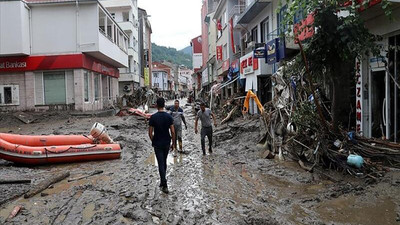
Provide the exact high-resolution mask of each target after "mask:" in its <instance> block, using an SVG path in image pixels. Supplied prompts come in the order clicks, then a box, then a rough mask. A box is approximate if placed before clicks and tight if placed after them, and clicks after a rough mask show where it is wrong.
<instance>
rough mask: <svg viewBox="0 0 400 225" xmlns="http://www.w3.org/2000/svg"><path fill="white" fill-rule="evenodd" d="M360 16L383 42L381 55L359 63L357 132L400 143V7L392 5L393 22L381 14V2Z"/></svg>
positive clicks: (357, 74) (396, 4)
mask: <svg viewBox="0 0 400 225" xmlns="http://www.w3.org/2000/svg"><path fill="white" fill-rule="evenodd" d="M370 6H371V7H370V8H368V9H365V10H364V11H363V12H361V16H362V17H363V19H364V20H365V21H366V22H365V26H366V27H367V28H368V29H369V31H370V32H371V33H372V34H375V35H380V36H382V37H383V39H382V40H381V41H380V42H379V43H378V45H380V46H381V47H382V51H381V55H380V56H379V57H377V56H365V57H364V59H363V60H362V61H359V62H357V64H356V65H357V71H356V79H357V83H356V104H355V108H356V125H357V127H356V131H357V132H358V133H359V134H361V135H364V136H366V137H374V138H384V139H388V140H391V141H395V142H399V139H400V90H399V88H400V85H399V71H400V4H399V3H394V2H393V3H392V15H393V20H389V18H388V17H387V16H386V15H385V14H384V12H383V10H381V7H382V6H381V1H371V3H370Z"/></svg>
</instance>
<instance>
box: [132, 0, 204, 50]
mask: <svg viewBox="0 0 400 225" xmlns="http://www.w3.org/2000/svg"><path fill="white" fill-rule="evenodd" d="M201 3H202V0H138V5H139V7H140V8H142V9H144V10H146V11H147V14H149V15H151V17H149V20H150V23H151V27H152V29H153V33H152V36H151V39H152V42H154V43H156V44H157V45H162V46H167V47H174V48H177V49H178V50H180V49H182V48H184V47H186V46H188V45H190V40H191V39H192V38H194V37H196V36H198V35H200V34H201Z"/></svg>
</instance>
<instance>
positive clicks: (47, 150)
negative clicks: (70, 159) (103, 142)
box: [44, 145, 96, 155]
mask: <svg viewBox="0 0 400 225" xmlns="http://www.w3.org/2000/svg"><path fill="white" fill-rule="evenodd" d="M94 147H96V145H92V146H88V147H85V148H74V147H69V148H67V149H66V150H64V151H59V152H54V151H50V150H49V149H47V148H44V150H46V155H47V152H50V153H53V154H62V153H65V152H68V151H69V150H71V149H89V148H94Z"/></svg>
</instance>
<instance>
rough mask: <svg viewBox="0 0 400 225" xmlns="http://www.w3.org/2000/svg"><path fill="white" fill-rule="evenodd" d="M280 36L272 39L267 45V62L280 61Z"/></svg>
mask: <svg viewBox="0 0 400 225" xmlns="http://www.w3.org/2000/svg"><path fill="white" fill-rule="evenodd" d="M278 40H279V39H278V38H275V39H273V40H272V41H269V42H268V43H267V44H266V46H265V51H266V52H267V58H266V60H267V63H268V64H274V63H276V62H279V59H278V51H277V48H278Z"/></svg>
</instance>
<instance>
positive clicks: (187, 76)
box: [178, 66, 193, 96]
mask: <svg viewBox="0 0 400 225" xmlns="http://www.w3.org/2000/svg"><path fill="white" fill-rule="evenodd" d="M178 73H179V91H180V94H181V96H188V94H189V92H190V91H192V74H193V70H191V69H188V68H186V67H184V66H180V67H179V69H178Z"/></svg>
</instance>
